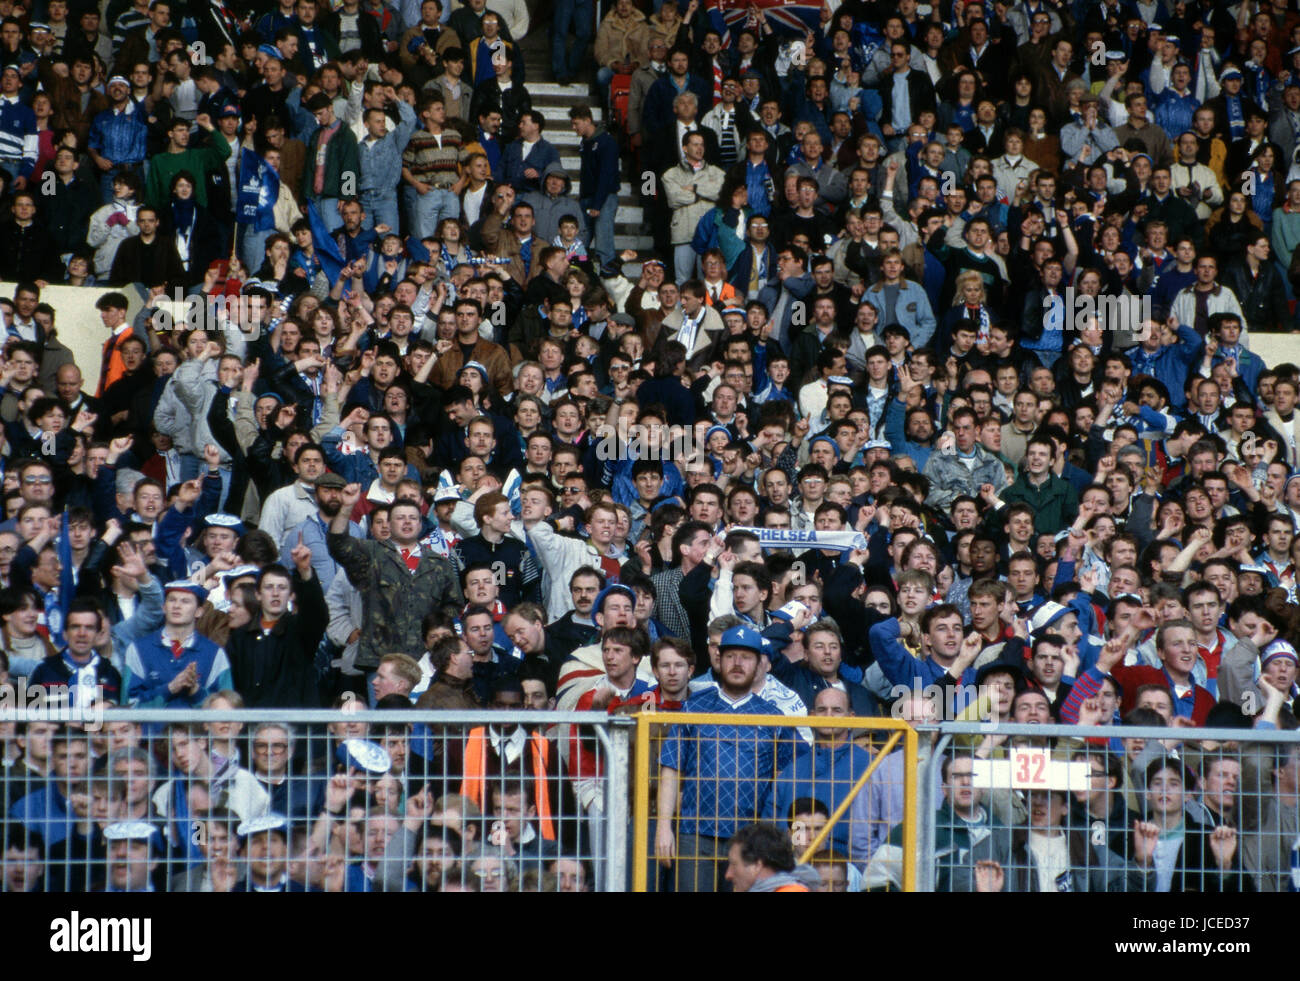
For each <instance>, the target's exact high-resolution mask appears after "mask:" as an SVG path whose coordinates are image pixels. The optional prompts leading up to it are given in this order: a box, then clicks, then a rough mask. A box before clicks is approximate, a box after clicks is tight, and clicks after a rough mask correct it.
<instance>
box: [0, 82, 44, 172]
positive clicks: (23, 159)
mask: <svg viewBox="0 0 1300 981" xmlns="http://www.w3.org/2000/svg"><path fill="white" fill-rule="evenodd" d="M36 155H37V146H36V115H35V114H34V113H33V112H32V110H31V107H30V106H28V105H26V104H25V103H22V102H7V101H5V100H4V99H0V160H17V161H19V167H18V176H19V177H30V176H31V175H32V171H33V170H35V169H36Z"/></svg>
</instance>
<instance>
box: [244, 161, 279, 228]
mask: <svg viewBox="0 0 1300 981" xmlns="http://www.w3.org/2000/svg"><path fill="white" fill-rule="evenodd" d="M240 152H241V156H240V159H239V198H238V199H237V201H236V204H235V219H236V220H237V221H238V222H239V223H240V224H241V225H247V226H248V227H249V228H251V229H252V230H253V231H256V232H273V231H275V202H276V200H277V199H278V198H279V197H280V175H279V174H277V173H276V172H275V170H274V169H273V168H272V167H271V165H270V164H268V163H267V162H266V161H265V160H263V159H262V158H261V157H259V156H258V155H257V154H256V153H254V152H253V151H252V150H250V149H248V148H247V147H244V149H243V150H242V151H240Z"/></svg>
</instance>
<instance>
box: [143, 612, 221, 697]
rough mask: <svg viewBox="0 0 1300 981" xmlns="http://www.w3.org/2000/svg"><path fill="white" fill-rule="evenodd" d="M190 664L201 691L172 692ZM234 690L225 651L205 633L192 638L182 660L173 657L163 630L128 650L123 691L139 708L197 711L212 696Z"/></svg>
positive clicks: (181, 657)
mask: <svg viewBox="0 0 1300 981" xmlns="http://www.w3.org/2000/svg"><path fill="white" fill-rule="evenodd" d="M191 663H193V664H194V665H196V666H197V669H198V675H199V690H198V691H197V692H195V693H194V694H193V695H191V694H189V693H187V692H182V693H180V694H172V693H171V692H169V691H168V690H167V685H168V683H169V682H171V680H172V679H173V678H175V677H176V676H177V675H178V674H180V673H181V672H182V671H184V670H185V668H186V667H187V666H188V665H190V664H191ZM234 687H235V685H234V682H233V680H232V679H231V675H230V661H229V660H228V659H227V658H226V652H225V651H223V650H222V649H221V648H220V647H218V646H217V645H216V644H214V643H213V642H212V641H210V640H208V638H206V637H204V636H203V635H202V634H199V633H195V634H193V635H191V637H190V639H189V644H188V645H187V646H186V648H185V650H184V651H183V652H182V654H181V656H180V657H173V656H172V649H171V643H170V642H169V641H168V640H167V639H166V638H165V637H164V636H163V632H162V631H161V630H160V631H158V632H157V633H150V634H147V635H145V636H144V637H141V638H140V639H138V640H137V641H136V642H135V643H134V644H132V645H131V646H130V648H128V649H127V652H126V666H125V670H124V671H123V672H122V688H123V690H124V691H125V692H126V697H127V701H128V702H129V703H130V704H131V705H134V706H137V707H139V708H196V707H197V706H199V705H201V704H203V700H204V699H205V698H207V697H208V696H209V695H212V694H214V693H216V692H219V691H221V690H222V689H226V688H234Z"/></svg>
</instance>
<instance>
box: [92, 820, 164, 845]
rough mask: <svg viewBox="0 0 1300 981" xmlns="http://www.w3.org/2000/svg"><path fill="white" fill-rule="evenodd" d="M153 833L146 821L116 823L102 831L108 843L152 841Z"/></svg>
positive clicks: (150, 825)
mask: <svg viewBox="0 0 1300 981" xmlns="http://www.w3.org/2000/svg"><path fill="white" fill-rule="evenodd" d="M155 833H156V831H155V829H154V826H153V825H152V824H150V823H149V822H148V821H118V822H116V823H114V824H110V825H109V826H108V827H107V828H105V829H104V837H105V838H107V839H108V840H109V841H152V840H153V837H154V834H155Z"/></svg>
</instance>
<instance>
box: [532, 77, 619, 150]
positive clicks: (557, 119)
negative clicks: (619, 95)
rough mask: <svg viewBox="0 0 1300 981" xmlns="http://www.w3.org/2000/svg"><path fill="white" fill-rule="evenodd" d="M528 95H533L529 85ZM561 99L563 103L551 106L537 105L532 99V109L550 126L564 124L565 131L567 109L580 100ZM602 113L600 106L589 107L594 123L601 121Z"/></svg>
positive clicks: (569, 97) (567, 124)
mask: <svg viewBox="0 0 1300 981" xmlns="http://www.w3.org/2000/svg"><path fill="white" fill-rule="evenodd" d="M528 94H529V95H532V94H533V93H532V86H531V85H530V86H529V87H528ZM563 98H564V101H563V102H559V101H557V102H556V103H555V104H553V105H547V104H545V103H541V104H539V103H538V102H537V101H536V100H535V99H534V100H533V109H534V110H536V111H537V112H540V113H541V114H542V118H543V119H545V120H546V122H547V123H548V124H551V123H563V124H564V127H565V128H566V129H568V126H569V107H570V106H575V105H578V104H580V103H581V102H582V100H581V99H575V98H573V97H572V96H564V97H563ZM603 112H604V110H602V109H601V108H600V106H592V107H591V118H592V119H594V120H595V121H596V122H600V120H601V116H602V114H603ZM548 132H549V130H548ZM569 132H571V133H572V132H573V131H572V130H569ZM574 135H575V136H576V135H577V134H574ZM548 139H549V137H548ZM552 142H554V141H552Z"/></svg>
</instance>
